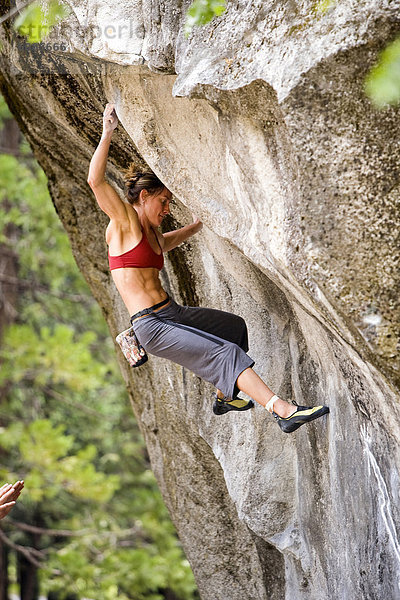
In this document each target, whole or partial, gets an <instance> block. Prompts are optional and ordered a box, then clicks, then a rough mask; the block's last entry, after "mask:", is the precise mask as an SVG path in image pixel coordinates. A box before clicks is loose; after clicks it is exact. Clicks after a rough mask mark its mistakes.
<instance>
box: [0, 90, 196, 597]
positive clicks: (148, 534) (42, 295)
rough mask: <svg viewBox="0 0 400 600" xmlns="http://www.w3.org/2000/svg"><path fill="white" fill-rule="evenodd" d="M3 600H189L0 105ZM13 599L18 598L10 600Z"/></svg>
mask: <svg viewBox="0 0 400 600" xmlns="http://www.w3.org/2000/svg"><path fill="white" fill-rule="evenodd" d="M0 129H1V131H0V152H1V154H0V194H1V196H0V235H1V239H0V292H1V293H0V301H1V302H0V336H1V350H0V484H2V483H4V482H10V483H13V482H14V481H15V480H17V479H24V480H25V489H24V491H23V493H22V495H21V497H20V499H19V500H18V502H17V505H16V506H15V507H14V508H13V510H12V511H11V513H10V515H9V516H8V517H6V518H5V519H4V520H2V521H1V522H0V600H8V598H11V597H13V598H14V597H16V598H19V597H20V598H21V599H22V600H36V599H37V598H39V596H40V597H47V598H48V599H49V600H66V599H68V600H75V599H76V600H78V599H83V598H90V599H93V600H100V599H102V600H103V599H104V600H107V599H109V600H114V599H116V598H118V599H119V600H128V599H134V600H142V599H143V600H162V599H166V600H191V599H195V598H198V597H199V596H198V594H197V591H196V586H195V583H194V579H193V575H192V572H191V569H190V566H189V563H188V562H187V560H186V558H185V556H184V553H183V551H182V548H181V546H180V543H179V541H178V538H177V536H176V533H175V529H174V527H173V525H172V523H171V521H170V519H169V516H168V513H167V510H166V508H165V505H164V503H163V501H162V498H161V494H160V493H159V491H158V488H157V484H156V482H155V479H154V476H153V474H152V472H151V470H150V464H149V460H148V456H147V453H146V449H145V445H144V442H143V440H142V437H141V434H140V431H139V429H138V426H137V424H136V422H135V418H134V415H133V412H132V409H131V407H130V404H129V400H128V395H127V392H126V390H125V386H124V383H123V380H122V377H121V374H120V372H119V368H118V365H117V361H116V357H115V351H114V345H113V341H112V339H111V337H110V334H109V331H108V329H107V326H106V323H105V321H104V319H103V317H102V315H101V312H100V309H99V307H98V305H97V304H96V302H95V300H94V299H93V298H92V296H91V294H90V291H89V288H88V286H87V285H86V282H85V281H84V279H83V276H82V275H81V274H80V272H79V270H78V268H77V266H76V264H75V262H74V259H73V257H72V253H71V249H70V246H69V241H68V238H67V235H66V233H65V232H64V230H63V228H62V226H61V223H60V221H59V219H58V217H57V215H56V213H55V210H54V206H53V204H52V202H51V199H50V196H49V193H48V190H47V182H46V177H45V175H44V173H43V171H42V170H41V169H40V167H39V165H38V164H37V162H36V161H35V159H34V157H33V155H32V153H31V150H30V147H29V145H28V143H27V142H26V140H24V138H23V136H22V134H21V133H20V131H19V129H18V126H17V124H16V122H15V120H14V119H13V118H12V116H11V114H10V113H9V111H8V109H7V106H6V104H5V102H4V100H3V98H0ZM14 594H15V595H14Z"/></svg>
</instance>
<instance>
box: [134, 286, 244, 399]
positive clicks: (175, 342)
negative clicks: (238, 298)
mask: <svg viewBox="0 0 400 600" xmlns="http://www.w3.org/2000/svg"><path fill="white" fill-rule="evenodd" d="M155 306H157V305H155ZM137 314H140V313H137ZM135 317H136V315H133V316H132V317H131V322H132V324H133V327H134V329H135V333H136V335H137V338H138V340H139V342H140V343H141V344H142V346H143V347H144V349H145V350H146V352H148V353H149V354H154V355H155V356H161V357H163V358H168V359H169V360H172V361H173V362H175V363H177V364H178V365H181V366H182V367H185V368H186V369H189V370H190V371H193V373H195V374H196V375H198V376H199V377H201V378H202V379H205V381H208V382H210V383H212V384H213V385H214V386H215V387H216V388H218V389H220V390H221V392H222V393H223V394H224V395H225V396H228V397H229V398H235V397H236V396H237V394H238V392H239V389H238V387H237V386H236V380H237V378H238V377H239V375H240V374H241V373H242V372H243V371H244V370H245V369H247V368H248V367H252V366H253V365H254V360H252V359H251V358H250V357H249V356H248V355H247V354H246V352H247V351H248V349H249V346H248V338H247V326H246V323H245V321H244V319H242V317H238V316H237V315H233V314H231V313H228V312H224V311H222V310H214V309H212V308H197V307H191V306H181V305H179V304H177V303H176V302H175V301H174V300H173V299H172V298H171V303H170V304H168V305H167V306H166V307H163V308H161V309H159V310H157V311H156V312H150V313H149V314H146V315H145V316H141V317H138V318H135Z"/></svg>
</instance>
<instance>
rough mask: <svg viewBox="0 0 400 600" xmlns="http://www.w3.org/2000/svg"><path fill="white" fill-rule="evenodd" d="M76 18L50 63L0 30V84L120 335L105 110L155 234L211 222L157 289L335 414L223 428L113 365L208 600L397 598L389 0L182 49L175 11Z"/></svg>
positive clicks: (275, 17)
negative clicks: (109, 254) (160, 200)
mask: <svg viewBox="0 0 400 600" xmlns="http://www.w3.org/2000/svg"><path fill="white" fill-rule="evenodd" d="M69 3H70V6H71V8H72V14H71V16H70V17H69V19H68V21H67V22H66V23H64V24H62V25H61V26H60V27H59V28H57V29H56V30H55V31H54V32H53V34H52V36H51V38H50V40H51V43H52V44H53V46H52V50H50V49H49V47H48V48H47V49H44V50H43V49H42V50H40V51H38V50H37V48H26V47H25V46H23V44H22V40H21V39H20V38H16V36H15V34H13V33H12V31H11V30H10V20H8V21H6V22H5V23H4V24H3V25H2V29H1V41H2V49H1V55H0V60H1V63H0V64H1V75H0V87H1V90H2V92H3V94H4V95H5V97H6V99H7V101H8V103H9V106H10V108H11V110H12V111H13V112H14V114H15V116H16V117H17V119H18V121H19V123H20V125H21V127H22V129H23V131H24V133H25V135H26V136H27V138H28V140H29V141H30V143H31V145H32V147H33V149H34V151H35V154H36V156H37V158H38V160H39V161H40V163H41V165H42V166H43V168H44V169H45V171H46V173H47V175H48V177H49V187H50V191H51V193H52V197H53V200H54V204H55V206H56V209H57V211H58V214H59V216H60V218H61V220H62V222H63V224H64V226H65V228H66V230H67V232H68V234H69V236H70V239H71V245H72V248H73V251H74V255H75V257H76V260H77V263H78V265H79V267H80V268H81V270H82V272H83V273H84V274H85V276H86V278H87V280H88V282H89V284H90V286H91V289H92V291H93V294H94V295H95V297H96V298H97V300H98V302H99V304H100V306H101V307H102V310H103V312H104V315H105V318H106V319H107V321H108V324H109V327H110V331H111V333H112V335H115V333H116V332H117V331H118V330H121V329H122V328H124V327H125V326H126V323H127V318H128V315H127V313H126V310H125V308H124V307H123V305H122V303H121V300H120V299H119V296H118V294H117V292H116V290H115V287H114V285H113V283H112V280H111V278H110V274H109V272H108V269H107V263H106V245H105V241H104V228H105V225H106V223H107V218H106V217H105V216H104V215H103V214H102V213H101V212H100V210H99V209H98V208H97V206H96V203H95V199H94V197H93V195H92V193H91V191H90V189H89V188H88V186H87V184H86V175H87V170H88V164H89V160H90V157H91V155H92V153H93V151H94V148H95V146H96V144H97V143H98V141H99V137H100V133H101V113H102V110H103V107H104V105H105V103H106V102H107V101H109V102H115V103H116V105H117V113H118V115H119V118H120V120H121V125H120V126H119V129H118V131H117V132H116V134H115V137H114V139H113V144H112V148H111V152H110V161H109V171H108V176H109V179H110V181H112V182H114V183H115V185H116V186H117V187H118V186H120V183H121V179H120V174H119V173H120V169H121V168H122V167H125V166H126V165H127V163H128V162H129V161H130V160H132V159H137V160H139V161H141V162H143V163H147V164H148V165H149V166H150V167H151V168H152V169H154V171H155V172H156V173H157V174H158V175H159V176H160V178H161V179H162V180H163V181H164V182H165V184H166V185H167V187H168V188H169V189H170V190H171V191H172V192H173V194H174V195H175V198H176V201H177V207H176V208H175V209H174V213H173V217H172V218H171V219H170V222H169V223H168V225H169V226H170V227H176V226H178V225H179V224H184V223H186V222H188V219H190V211H192V210H193V211H194V212H195V213H196V214H198V215H199V216H200V217H201V218H202V220H203V222H204V224H205V227H204V229H203V230H202V232H201V233H200V234H198V235H197V236H196V237H195V238H193V239H192V240H191V241H190V243H186V244H185V245H184V246H182V247H180V248H178V249H177V250H175V251H174V252H171V253H170V255H169V256H168V259H167V265H166V269H165V270H164V272H163V274H162V278H163V283H164V285H165V288H166V289H167V291H170V292H171V293H172V294H173V296H174V297H175V299H176V300H177V301H180V302H182V303H187V304H200V305H203V306H205V305H207V306H213V307H216V308H221V309H225V310H230V311H233V312H236V313H238V314H240V315H242V316H243V317H245V318H246V321H247V323H248V326H249V337H250V355H251V356H252V357H253V358H254V359H255V360H256V370H257V372H258V373H259V374H260V375H261V376H262V377H264V378H265V380H266V381H267V382H268V384H269V385H270V387H271V388H272V389H274V390H275V391H276V392H277V393H279V394H280V395H281V396H282V397H293V398H295V399H296V400H297V402H298V403H299V404H304V403H310V404H316V403H322V402H323V403H327V404H329V405H330V408H331V413H330V415H329V417H328V418H325V419H324V420H320V421H318V422H316V423H315V424H313V425H309V426H306V427H303V428H301V429H300V430H299V431H298V432H297V433H295V434H293V435H291V436H285V435H284V434H282V433H281V432H280V430H279V429H278V428H277V427H276V424H275V423H274V422H272V420H271V419H270V418H269V416H268V415H266V414H265V411H264V410H263V409H262V408H261V407H259V406H257V407H256V408H255V409H254V410H253V411H250V412H248V413H244V414H242V415H240V414H233V415H232V414H229V415H225V416H223V417H218V418H217V417H215V416H214V415H213V414H212V412H211V403H212V400H211V391H212V390H211V388H210V386H209V385H208V384H205V383H204V382H201V381H200V380H199V379H198V378H196V377H195V376H194V375H192V374H191V373H189V372H187V371H185V370H184V369H182V368H180V367H178V366H177V365H174V364H172V363H169V362H168V361H164V360H162V359H157V358H154V357H153V358H150V360H149V362H148V363H147V364H146V365H145V366H143V367H141V368H140V369H138V370H137V372H136V371H135V372H132V371H129V369H128V367H127V365H126V364H125V363H124V361H123V360H122V359H121V369H122V371H123V374H124V377H125V379H126V381H127V384H128V388H129V391H130V394H131V397H132V403H133V407H134V410H135V413H136V415H137V417H138V420H139V423H140V426H141V428H142V431H143V434H144V436H145V439H146V442H147V446H148V449H149V453H150V456H151V460H152V465H153V468H154V471H155V474H156V476H157V479H158V482H159V485H160V488H161V491H162V494H163V496H164V499H165V501H166V504H167V506H168V508H169V510H170V512H171V516H172V518H173V520H174V522H175V524H176V526H177V529H178V532H179V535H180V538H181V540H182V543H183V545H184V548H185V551H186V553H187V556H188V558H189V560H190V562H191V564H192V567H193V570H194V573H195V576H196V579H197V582H198V585H199V589H200V592H201V596H202V598H204V599H207V600H227V599H228V598H229V600H239V599H240V600H243V598H246V599H249V600H250V599H251V600H253V599H254V600H255V599H257V600H258V599H265V600H266V599H267V598H268V599H269V600H271V599H273V600H281V599H283V598H286V599H287V600H301V599H302V598H307V599H310V600H325V599H326V600H328V599H329V600H331V599H333V598H334V599H335V600H336V599H346V600H348V599H350V598H357V599H358V598H360V599H361V598H363V599H368V600H381V599H382V598H385V599H393V600H394V599H396V598H399V597H400V541H399V531H398V523H399V522H400V492H399V490H400V486H399V483H400V481H399V464H400V450H399V433H400V429H399V423H400V410H399V402H398V400H399V395H398V387H399V352H398V350H399V347H398V337H399V321H400V319H399V317H400V304H399V246H398V205H399V157H400V156H399V155H400V147H399V144H398V139H399V133H400V132H399V129H400V120H399V113H398V110H396V109H387V110H385V111H384V112H381V113H377V112H375V111H374V110H373V109H372V107H371V105H370V103H369V101H368V100H367V99H366V98H365V96H364V93H363V79H364V76H365V74H366V73H367V71H368V69H369V67H370V66H371V64H372V63H373V61H374V60H375V58H376V55H377V52H378V51H379V49H380V48H382V47H383V46H384V45H385V43H386V42H387V41H388V40H389V39H391V38H392V37H393V36H394V34H395V33H396V31H397V30H398V29H399V23H398V14H399V13H398V9H399V6H398V3H397V2H389V1H387V2H380V3H378V2H377V1H376V0H370V1H360V2H357V3H351V2H350V1H349V0H343V1H341V2H339V3H338V4H337V5H332V6H331V8H330V9H329V10H328V11H327V12H326V13H322V12H318V10H316V5H315V4H313V3H311V2H304V1H302V2H301V1H300V2H298V3H294V2H282V1H280V2H261V1H258V2H251V3H250V2H245V1H244V0H237V1H236V2H228V8H227V11H226V13H225V14H224V15H223V16H222V17H221V18H219V19H216V20H214V21H213V22H212V23H210V24H209V25H207V26H205V27H203V28H201V29H198V30H196V31H195V32H193V34H192V35H191V36H190V37H189V38H188V39H185V37H184V35H183V30H182V27H183V22H184V15H185V11H186V9H187V8H188V6H189V4H190V3H189V2H183V3H182V2H165V1H164V0H158V1H154V0H152V1H150V0H141V1H140V2H138V1H137V0H133V1H132V0H130V1H129V2H128V1H127V0H121V1H120V2H118V3H112V4H110V3H106V2H104V0H98V1H97V2H83V1H82V0H76V1H73V0H71V1H70V2H69ZM7 8H8V6H7V4H4V3H3V4H2V14H4V13H5V12H6V10H7ZM60 39H63V40H65V41H66V44H67V51H60V50H55V51H54V43H55V42H56V41H57V40H60Z"/></svg>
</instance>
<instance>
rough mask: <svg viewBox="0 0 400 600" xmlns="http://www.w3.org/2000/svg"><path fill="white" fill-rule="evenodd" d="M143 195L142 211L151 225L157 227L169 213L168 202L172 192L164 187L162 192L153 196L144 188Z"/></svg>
mask: <svg viewBox="0 0 400 600" xmlns="http://www.w3.org/2000/svg"><path fill="white" fill-rule="evenodd" d="M143 192H146V194H143V196H144V199H143V200H144V202H143V207H144V212H145V215H146V217H147V218H148V220H149V221H150V223H151V225H152V226H153V227H159V226H160V225H161V223H162V221H163V219H164V217H166V216H167V215H169V212H170V211H169V204H170V202H171V200H172V193H171V192H170V191H169V190H167V188H166V187H165V188H164V189H163V190H162V192H160V193H159V194H156V195H154V196H152V195H150V194H149V193H148V192H147V191H146V190H143Z"/></svg>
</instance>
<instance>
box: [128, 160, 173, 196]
mask: <svg viewBox="0 0 400 600" xmlns="http://www.w3.org/2000/svg"><path fill="white" fill-rule="evenodd" d="M124 181H125V196H126V199H127V200H128V202H129V204H138V203H139V194H140V192H141V191H142V190H147V191H148V192H149V194H156V193H157V192H158V193H161V192H162V191H163V189H164V187H165V186H164V184H163V183H162V182H161V181H160V180H159V179H158V177H157V175H155V174H154V173H153V171H151V169H149V168H147V169H144V170H143V169H141V168H140V167H139V166H138V165H137V164H135V163H131V164H130V165H129V167H128V168H127V169H126V170H125V171H124Z"/></svg>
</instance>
